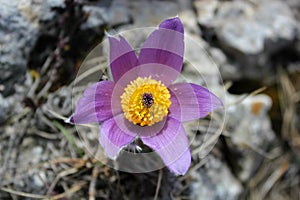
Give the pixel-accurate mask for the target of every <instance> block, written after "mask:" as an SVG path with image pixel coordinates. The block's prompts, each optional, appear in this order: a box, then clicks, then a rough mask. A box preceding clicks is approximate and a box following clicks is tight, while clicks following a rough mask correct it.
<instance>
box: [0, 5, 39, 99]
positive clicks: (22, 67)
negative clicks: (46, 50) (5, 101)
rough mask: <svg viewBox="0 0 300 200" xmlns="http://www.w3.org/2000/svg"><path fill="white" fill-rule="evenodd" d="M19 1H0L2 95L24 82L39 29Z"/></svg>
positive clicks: (0, 81) (9, 92) (0, 79)
mask: <svg viewBox="0 0 300 200" xmlns="http://www.w3.org/2000/svg"><path fill="white" fill-rule="evenodd" d="M18 3H19V1H17V0H12V1H5V0H0V13H1V18H0V54H1V57H0V74H1V77H0V84H2V85H3V86H4V90H3V91H2V94H3V95H4V96H7V95H9V94H11V93H12V92H13V91H14V85H15V83H16V82H22V81H23V80H24V75H25V71H26V67H27V66H26V64H27V58H28V56H29V53H30V50H31V47H32V46H33V45H34V42H35V40H36V39H37V34H38V33H37V28H36V25H35V24H34V22H33V21H30V20H31V19H29V17H28V16H26V15H25V14H24V13H25V11H24V10H23V11H22V9H21V10H19V9H18Z"/></svg>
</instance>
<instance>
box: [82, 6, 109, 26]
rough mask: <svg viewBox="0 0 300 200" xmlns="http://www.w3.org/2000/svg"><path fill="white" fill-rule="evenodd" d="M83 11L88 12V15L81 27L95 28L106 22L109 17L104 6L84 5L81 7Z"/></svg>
mask: <svg viewBox="0 0 300 200" xmlns="http://www.w3.org/2000/svg"><path fill="white" fill-rule="evenodd" d="M83 11H84V12H85V13H89V17H88V19H87V21H86V22H85V23H83V24H82V25H81V27H80V28H81V29H83V30H85V29H97V28H99V27H101V26H104V25H105V24H107V23H108V22H109V21H110V19H109V17H108V13H109V12H108V11H107V9H106V8H104V7H100V6H90V5H86V6H84V7H83Z"/></svg>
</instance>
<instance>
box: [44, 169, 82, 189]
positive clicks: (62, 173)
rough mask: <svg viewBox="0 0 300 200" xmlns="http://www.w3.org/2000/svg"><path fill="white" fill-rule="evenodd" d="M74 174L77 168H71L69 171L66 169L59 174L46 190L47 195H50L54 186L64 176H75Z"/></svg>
mask: <svg viewBox="0 0 300 200" xmlns="http://www.w3.org/2000/svg"><path fill="white" fill-rule="evenodd" d="M76 172H78V168H71V169H67V170H65V171H62V172H60V173H59V174H58V175H57V176H56V177H55V179H54V181H53V182H52V184H51V186H50V187H49V189H48V192H47V195H50V194H51V193H52V191H53V189H54V187H55V186H56V184H57V182H58V181H59V180H60V179H61V178H62V177H65V176H68V175H71V174H75V173H76Z"/></svg>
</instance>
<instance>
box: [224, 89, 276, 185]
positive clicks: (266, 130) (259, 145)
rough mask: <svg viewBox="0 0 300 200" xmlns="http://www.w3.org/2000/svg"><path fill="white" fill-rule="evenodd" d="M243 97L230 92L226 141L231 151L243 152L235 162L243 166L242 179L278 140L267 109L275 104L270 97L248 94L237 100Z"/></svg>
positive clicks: (251, 171) (252, 170)
mask: <svg viewBox="0 0 300 200" xmlns="http://www.w3.org/2000/svg"><path fill="white" fill-rule="evenodd" d="M240 98H241V97H239V96H234V95H230V94H228V95H227V97H226V101H227V104H228V105H231V106H228V107H227V113H226V114H227V116H226V117H227V120H226V121H227V127H229V129H228V128H227V129H228V135H227V136H228V137H229V138H230V139H228V140H227V142H228V144H229V147H230V149H231V151H232V152H235V153H236V154H238V155H240V156H239V157H238V158H236V159H235V163H237V165H238V166H239V168H240V171H239V172H238V173H237V174H238V176H239V179H240V180H242V181H246V180H248V179H249V178H251V176H252V175H253V173H255V171H256V169H257V167H258V166H259V165H260V164H261V162H262V160H263V159H264V158H265V157H268V153H267V152H268V151H269V148H270V147H271V145H272V144H273V143H274V141H275V134H274V132H273V130H272V127H271V121H270V117H269V116H268V111H269V109H270V108H271V106H272V100H271V98H270V97H269V96H267V95H264V94H260V95H256V96H251V97H247V98H246V99H245V100H244V101H243V102H241V103H236V102H237V101H238V99H240Z"/></svg>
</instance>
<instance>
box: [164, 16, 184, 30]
mask: <svg viewBox="0 0 300 200" xmlns="http://www.w3.org/2000/svg"><path fill="white" fill-rule="evenodd" d="M159 28H165V29H171V30H174V31H178V32H180V33H182V34H183V33H184V30H183V25H182V23H181V21H180V19H179V17H175V18H171V19H166V20H164V21H163V22H162V23H161V24H160V25H159Z"/></svg>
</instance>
